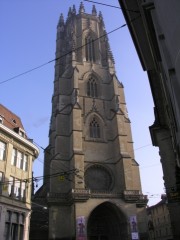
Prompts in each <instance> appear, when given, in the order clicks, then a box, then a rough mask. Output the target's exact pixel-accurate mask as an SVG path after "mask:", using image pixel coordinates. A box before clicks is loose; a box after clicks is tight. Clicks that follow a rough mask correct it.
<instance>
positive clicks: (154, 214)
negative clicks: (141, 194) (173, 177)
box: [147, 194, 173, 240]
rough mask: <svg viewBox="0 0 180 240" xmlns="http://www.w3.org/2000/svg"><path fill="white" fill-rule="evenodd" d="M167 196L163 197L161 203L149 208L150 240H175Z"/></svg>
mask: <svg viewBox="0 0 180 240" xmlns="http://www.w3.org/2000/svg"><path fill="white" fill-rule="evenodd" d="M167 203H168V202H167V196H166V195H165V194H163V195H161V201H160V202H158V203H157V204H155V205H153V206H151V207H148V208H147V214H148V229H149V240H173V235H172V227H171V220H170V214H169V209H168V207H167Z"/></svg>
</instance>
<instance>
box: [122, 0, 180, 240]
mask: <svg viewBox="0 0 180 240" xmlns="http://www.w3.org/2000/svg"><path fill="white" fill-rule="evenodd" d="M119 2H120V4H121V7H122V9H123V13H124V16H125V18H126V20H127V24H128V27H129V30H130V33H131V36H132V38H133V41H134V45H135V47H136V50H137V53H138V56H139V59H140V61H141V64H142V67H143V69H144V70H145V71H147V74H148V78H149V83H150V87H151V92H152V96H153V100H154V105H155V108H154V112H155V121H154V124H153V125H152V126H150V134H151V138H152V143H153V145H154V146H157V147H159V153H160V158H161V163H162V169H163V179H164V185H165V189H166V193H167V198H168V208H169V211H170V216H171V222H172V231H173V238H174V239H177V240H179V239H180V228H179V222H180V204H179V202H180V111H179V106H180V96H179V91H180V55H179V49H180V41H179V39H180V16H179V14H178V13H179V8H180V1H179V0H174V1H168V0H159V1H154V0H144V1H141V0H134V1H127V0H119ZM128 9H133V10H135V11H134V12H133V11H128ZM132 19H134V20H133V21H132Z"/></svg>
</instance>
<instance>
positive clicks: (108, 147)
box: [44, 3, 147, 240]
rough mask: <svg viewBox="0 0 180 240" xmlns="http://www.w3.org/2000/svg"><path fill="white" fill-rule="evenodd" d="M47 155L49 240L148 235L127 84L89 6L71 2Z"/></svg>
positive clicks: (60, 42) (62, 25)
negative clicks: (132, 223)
mask: <svg viewBox="0 0 180 240" xmlns="http://www.w3.org/2000/svg"><path fill="white" fill-rule="evenodd" d="M47 152H48V153H46V156H45V168H44V174H45V175H50V176H51V178H50V182H48V180H46V179H45V183H46V186H48V198H47V201H48V206H49V239H61V240H62V239H69V240H70V239H81V240H83V239H88V240H91V239H94V240H95V239H104V240H105V239H108V240H119V239H122V240H126V239H133V238H132V236H133V234H134V236H139V235H140V236H141V237H142V236H145V232H146V222H145V220H144V212H145V208H144V207H145V205H146V203H147V199H146V197H145V196H144V195H143V194H142V192H141V183H140V175H139V167H138V163H137V162H136V160H135V158H134V151H133V141H132V136H131V127H130V120H129V118H128V114H127V108H126V102H125V97H124V88H123V84H122V83H120V82H119V81H118V79H117V76H116V73H115V67H114V59H113V56H112V52H111V50H110V46H109V42H108V36H107V34H106V30H105V26H104V21H103V17H102V14H101V13H99V14H97V12H96V9H95V7H94V6H93V8H92V13H91V14H88V13H86V12H85V9H84V6H83V4H82V3H81V4H80V8H79V11H78V13H76V9H75V6H73V8H70V9H69V12H68V17H67V20H66V22H64V18H63V15H61V16H60V20H59V23H58V26H57V42H56V64H55V79H54V93H53V97H52V116H51V123H50V131H49V146H48V147H47ZM49 153H50V154H49ZM131 220H134V221H135V224H137V227H136V228H134V230H133V229H132V228H131ZM134 239H139V238H134ZM141 239H143V238H141Z"/></svg>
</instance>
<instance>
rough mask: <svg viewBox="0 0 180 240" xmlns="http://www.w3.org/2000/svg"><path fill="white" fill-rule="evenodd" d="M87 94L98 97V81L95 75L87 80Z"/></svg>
mask: <svg viewBox="0 0 180 240" xmlns="http://www.w3.org/2000/svg"><path fill="white" fill-rule="evenodd" d="M87 95H88V96H89V97H97V96H98V92H97V83H96V80H95V79H94V78H93V77H90V78H89V80H88V82H87Z"/></svg>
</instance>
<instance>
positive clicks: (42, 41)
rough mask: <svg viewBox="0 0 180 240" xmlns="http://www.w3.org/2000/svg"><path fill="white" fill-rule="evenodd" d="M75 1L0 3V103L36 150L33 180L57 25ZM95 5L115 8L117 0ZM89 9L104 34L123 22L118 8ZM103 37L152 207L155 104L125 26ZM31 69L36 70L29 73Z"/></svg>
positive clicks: (46, 118) (44, 138)
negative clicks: (120, 88)
mask: <svg viewBox="0 0 180 240" xmlns="http://www.w3.org/2000/svg"><path fill="white" fill-rule="evenodd" d="M80 2H81V1H79V0H1V1H0V29H1V39H0V103H1V104H3V105H4V106H6V107H7V108H8V109H10V110H11V111H12V112H14V113H15V114H16V115H18V116H19V117H20V118H21V120H22V123H23V125H24V128H25V130H26V133H27V135H28V137H29V138H31V139H33V140H34V142H35V143H36V144H37V145H38V146H39V149H40V155H39V157H38V159H36V160H35V162H34V166H33V172H34V177H38V176H42V175H43V162H44V153H43V148H46V147H47V145H48V141H49V139H48V132H49V123H50V117H51V107H52V105H51V99H52V95H53V81H54V61H52V62H51V63H48V62H49V61H51V60H53V59H54V58H55V49H56V27H57V23H58V20H59V17H60V14H61V13H63V14H64V18H65V19H66V18H67V13H68V9H69V7H70V6H71V7H72V5H73V4H75V6H76V10H77V11H78V10H79V5H80ZM96 2H99V3H103V4H109V5H112V6H116V7H119V2H118V1H117V0H111V1H110V0H105V1H101V0H96ZM83 4H84V6H85V10H86V12H87V13H91V10H92V5H93V3H90V2H87V1H83ZM94 5H95V6H96V10H97V12H99V11H101V12H102V15H103V18H104V22H105V27H106V31H107V32H110V31H112V30H114V29H116V28H118V27H120V26H122V25H123V24H125V20H124V17H123V13H122V11H121V9H120V8H115V7H109V6H103V5H100V4H94ZM108 38H109V43H110V47H111V50H112V53H113V56H114V59H115V68H116V74H117V77H118V79H119V81H120V82H122V83H123V85H124V91H125V98H126V104H127V109H128V114H129V118H130V120H131V129H132V136H133V141H134V152H135V159H136V161H137V162H138V163H139V166H140V176H141V184H142V190H143V194H145V195H148V197H149V202H148V205H149V206H151V205H154V204H156V203H158V202H159V201H160V200H161V194H162V193H164V184H163V180H162V176H163V174H162V167H161V163H160V157H159V153H158V152H159V150H158V148H157V147H154V146H152V142H151V138H150V133H149V126H151V125H152V124H153V122H154V112H153V107H154V103H153V99H152V94H151V91H150V86H149V82H148V78H147V74H146V72H144V71H143V69H142V66H141V64H140V61H139V58H138V55H137V53H136V50H135V47H134V44H133V42H132V39H131V36H130V34H129V30H128V28H127V26H125V27H123V28H121V29H120V30H117V31H115V32H113V33H111V34H109V35H108ZM43 64H44V66H43V67H41V68H37V67H39V66H41V65H43ZM35 68H37V69H35ZM32 69H35V70H33V71H29V70H32ZM28 71H29V72H28ZM26 72H28V73H26ZM18 75H19V76H18ZM16 76H18V77H16ZM40 185H41V182H40V183H39V186H40Z"/></svg>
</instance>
